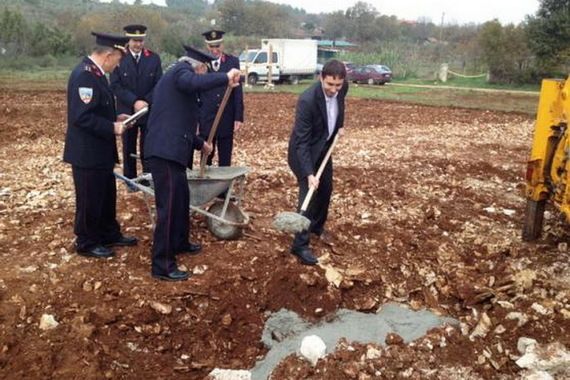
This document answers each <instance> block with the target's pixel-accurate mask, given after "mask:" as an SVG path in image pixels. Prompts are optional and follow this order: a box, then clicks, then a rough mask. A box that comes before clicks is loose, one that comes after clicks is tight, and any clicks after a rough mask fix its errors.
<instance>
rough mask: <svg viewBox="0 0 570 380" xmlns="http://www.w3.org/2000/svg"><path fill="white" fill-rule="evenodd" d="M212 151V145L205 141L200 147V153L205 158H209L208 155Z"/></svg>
mask: <svg viewBox="0 0 570 380" xmlns="http://www.w3.org/2000/svg"><path fill="white" fill-rule="evenodd" d="M213 150H214V147H213V146H212V144H208V142H207V141H204V145H202V153H203V154H204V155H206V156H209V155H210V153H212V151H213Z"/></svg>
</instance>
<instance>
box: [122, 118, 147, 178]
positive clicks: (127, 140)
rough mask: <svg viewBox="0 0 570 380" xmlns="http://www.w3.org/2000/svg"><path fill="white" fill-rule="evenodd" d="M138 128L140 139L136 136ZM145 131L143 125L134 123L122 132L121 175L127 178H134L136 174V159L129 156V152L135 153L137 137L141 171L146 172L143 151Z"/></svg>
mask: <svg viewBox="0 0 570 380" xmlns="http://www.w3.org/2000/svg"><path fill="white" fill-rule="evenodd" d="M139 130H140V139H139V138H138V135H139ZM145 132H146V126H145V125H135V126H133V127H131V128H129V129H127V130H126V131H125V133H123V175H124V176H125V177H127V178H135V177H136V176H137V159H136V158H133V157H131V154H136V153H137V139H138V140H139V152H140V157H141V162H142V165H143V172H145V173H146V172H148V168H147V166H148V165H147V164H146V163H145V160H144V151H143V146H144V138H145Z"/></svg>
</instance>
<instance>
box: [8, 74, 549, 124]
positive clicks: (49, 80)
mask: <svg viewBox="0 0 570 380" xmlns="http://www.w3.org/2000/svg"><path fill="white" fill-rule="evenodd" d="M70 73H71V69H60V68H58V69H48V68H46V69H38V70H34V71H24V70H14V69H3V70H0V88H2V89H10V90H20V91H48V90H62V91H65V89H66V85H67V79H68V78H69V74H70ZM312 83H313V82H312V81H303V82H301V83H300V84H299V85H277V86H275V87H274V89H271V90H269V89H265V88H264V87H263V86H262V85H259V86H255V87H248V88H245V92H246V93H274V92H282V93H291V94H296V95H299V94H301V93H302V92H303V91H305V90H306V89H307V88H308V87H309V86H310V85H311V84H312ZM396 83H411V84H431V85H433V81H423V83H422V81H418V80H416V81H411V80H408V81H397V82H396ZM458 87H462V89H458V90H455V89H450V88H437V87H435V88H421V87H406V86H390V85H386V86H368V85H356V84H351V85H350V91H349V94H348V95H349V97H354V98H364V99H379V100H386V101H396V102H407V103H417V104H424V105H433V106H442V107H462V108H475V109H483V110H493V111H507V112H513V111H514V112H523V113H526V114H530V115H534V114H535V112H536V108H537V104H538V94H505V93H489V92H486V93H483V92H477V91H469V90H465V87H468V86H458ZM485 88H491V87H489V86H487V87H485ZM497 89H500V88H497ZM506 89H509V90H513V87H512V86H511V87H508V88H506ZM519 89H521V88H519Z"/></svg>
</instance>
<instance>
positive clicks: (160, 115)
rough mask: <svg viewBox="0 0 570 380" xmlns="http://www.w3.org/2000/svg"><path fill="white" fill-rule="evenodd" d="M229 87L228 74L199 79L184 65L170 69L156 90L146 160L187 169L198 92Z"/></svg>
mask: <svg viewBox="0 0 570 380" xmlns="http://www.w3.org/2000/svg"><path fill="white" fill-rule="evenodd" d="M227 83H228V76H227V75H226V74H225V73H214V74H204V75H198V74H196V73H195V72H194V69H192V66H191V64H190V63H188V62H185V61H182V62H178V63H176V64H175V65H174V66H173V67H172V68H170V69H169V70H168V71H167V72H166V73H165V74H164V76H163V77H162V79H161V80H160V81H159V82H158V84H157V85H156V87H155V89H154V102H153V106H152V109H151V111H150V116H149V120H148V124H147V136H146V139H145V144H144V155H145V158H151V157H158V158H162V159H165V160H170V161H175V162H177V163H179V164H181V165H184V166H186V165H187V164H188V162H190V159H191V158H192V156H191V155H192V152H193V139H194V137H195V136H194V135H195V134H196V127H197V123H198V100H197V99H198V98H197V92H198V91H202V90H205V89H207V88H212V87H215V86H222V85H226V84H227Z"/></svg>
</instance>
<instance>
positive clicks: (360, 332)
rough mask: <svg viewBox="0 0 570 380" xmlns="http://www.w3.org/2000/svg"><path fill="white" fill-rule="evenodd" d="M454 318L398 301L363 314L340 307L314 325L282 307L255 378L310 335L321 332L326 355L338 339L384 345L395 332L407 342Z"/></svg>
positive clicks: (268, 328) (266, 334)
mask: <svg viewBox="0 0 570 380" xmlns="http://www.w3.org/2000/svg"><path fill="white" fill-rule="evenodd" d="M457 323H458V322H457V321H456V320H454V319H452V318H445V317H438V316H437V315H435V314H434V313H432V312H431V311H428V310H420V311H413V310H410V309H408V308H406V307H404V306H401V305H399V304H395V303H389V304H386V305H384V306H382V307H381V308H380V309H378V311H377V313H375V314H374V313H361V312H357V311H352V310H346V309H341V310H339V311H338V312H337V313H336V314H335V316H334V317H333V318H332V319H330V320H329V321H328V322H327V321H321V322H319V323H316V324H311V323H308V322H306V321H304V320H303V319H302V318H300V317H299V316H298V315H297V314H296V313H294V312H291V311H288V310H285V309H281V310H280V311H278V312H277V313H275V314H273V315H272V316H271V317H270V318H269V319H268V320H267V322H266V324H265V329H264V330H263V335H262V338H261V339H262V341H263V343H264V344H265V345H266V346H267V347H268V348H269V352H268V353H267V355H266V356H265V358H264V359H263V360H260V361H258V362H257V363H256V365H255V367H254V368H253V369H252V379H253V380H266V379H268V378H269V376H270V374H271V372H272V371H273V369H274V368H275V367H276V366H277V364H279V362H281V360H283V359H284V358H285V357H286V356H289V355H290V354H292V353H298V350H299V348H300V346H301V340H302V339H303V337H305V336H307V335H318V336H319V337H321V338H322V340H323V341H324V342H325V344H326V345H327V354H329V353H331V352H333V351H334V350H335V346H336V344H337V342H338V341H339V340H340V339H341V338H346V339H347V340H348V341H349V342H359V343H363V344H366V343H376V344H379V345H384V341H385V339H386V335H387V334H389V333H391V332H394V333H396V334H398V335H400V336H401V337H402V338H403V339H404V341H405V342H406V343H408V342H410V341H413V340H416V339H418V338H420V337H422V336H423V335H425V334H426V332H427V331H428V330H430V329H432V328H434V327H438V326H442V325H444V324H457Z"/></svg>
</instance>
